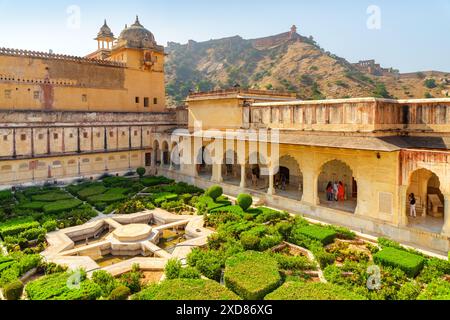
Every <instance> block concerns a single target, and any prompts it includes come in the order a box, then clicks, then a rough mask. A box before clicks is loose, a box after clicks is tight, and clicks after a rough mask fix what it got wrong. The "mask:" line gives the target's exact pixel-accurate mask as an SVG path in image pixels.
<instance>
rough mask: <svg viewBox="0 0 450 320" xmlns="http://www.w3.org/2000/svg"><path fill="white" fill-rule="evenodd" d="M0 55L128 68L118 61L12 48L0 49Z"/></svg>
mask: <svg viewBox="0 0 450 320" xmlns="http://www.w3.org/2000/svg"><path fill="white" fill-rule="evenodd" d="M0 55H6V56H17V57H29V58H41V59H55V60H64V61H73V62H84V63H92V64H98V65H104V66H113V67H125V66H126V65H125V64H124V63H122V62H117V61H109V60H101V59H90V58H83V57H77V56H70V55H65V54H55V53H48V52H39V51H29V50H20V49H10V48H0Z"/></svg>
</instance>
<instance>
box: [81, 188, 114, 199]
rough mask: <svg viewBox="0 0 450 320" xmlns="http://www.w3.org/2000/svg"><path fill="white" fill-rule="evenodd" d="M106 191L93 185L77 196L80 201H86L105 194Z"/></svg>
mask: <svg viewBox="0 0 450 320" xmlns="http://www.w3.org/2000/svg"><path fill="white" fill-rule="evenodd" d="M106 190H107V189H106V187H105V186H103V185H94V186H90V187H87V188H84V189H82V190H80V191H78V193H77V194H78V196H79V197H80V199H87V198H89V197H92V196H96V195H99V194H102V193H105V192H106Z"/></svg>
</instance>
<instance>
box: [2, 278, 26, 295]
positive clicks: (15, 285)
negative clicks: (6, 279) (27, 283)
mask: <svg viewBox="0 0 450 320" xmlns="http://www.w3.org/2000/svg"><path fill="white" fill-rule="evenodd" d="M22 293H23V283H22V281H20V280H16V281H13V282H11V283H9V284H7V285H6V286H5V287H4V288H3V296H4V297H5V299H6V300H20V297H22Z"/></svg>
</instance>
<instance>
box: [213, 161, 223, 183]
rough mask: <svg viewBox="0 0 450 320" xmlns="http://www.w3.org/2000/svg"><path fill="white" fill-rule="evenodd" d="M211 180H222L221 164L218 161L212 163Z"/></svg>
mask: <svg viewBox="0 0 450 320" xmlns="http://www.w3.org/2000/svg"><path fill="white" fill-rule="evenodd" d="M211 181H212V182H219V183H220V182H223V177H222V164H220V163H214V164H213V165H212V176H211Z"/></svg>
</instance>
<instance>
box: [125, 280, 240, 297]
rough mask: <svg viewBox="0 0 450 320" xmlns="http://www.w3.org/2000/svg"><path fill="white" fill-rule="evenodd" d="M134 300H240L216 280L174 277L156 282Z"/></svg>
mask: <svg viewBox="0 0 450 320" xmlns="http://www.w3.org/2000/svg"><path fill="white" fill-rule="evenodd" d="M132 299H133V300H199V301H201V300H239V297H238V296H237V295H235V294H234V293H233V292H231V291H230V290H228V289H226V288H225V287H223V286H221V285H220V284H218V283H217V282H215V281H212V280H204V279H174V280H166V281H163V282H162V283H160V284H155V285H152V286H150V287H148V288H147V289H144V290H143V291H141V292H139V293H138V294H136V295H134V296H133V297H132Z"/></svg>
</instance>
